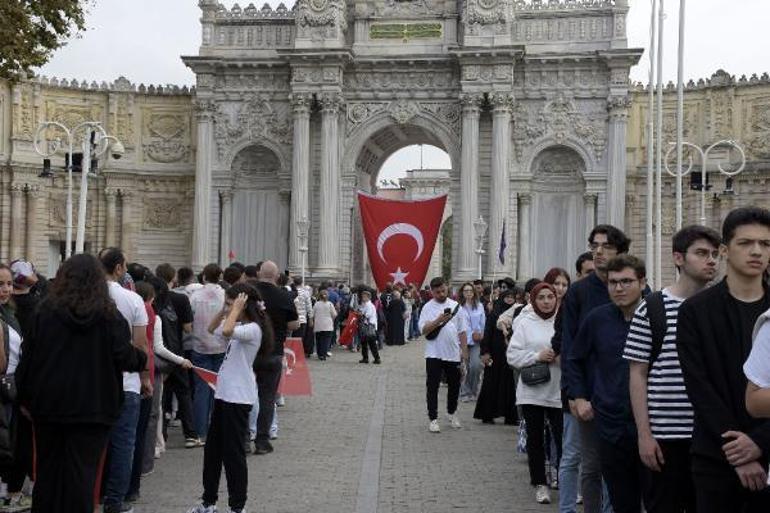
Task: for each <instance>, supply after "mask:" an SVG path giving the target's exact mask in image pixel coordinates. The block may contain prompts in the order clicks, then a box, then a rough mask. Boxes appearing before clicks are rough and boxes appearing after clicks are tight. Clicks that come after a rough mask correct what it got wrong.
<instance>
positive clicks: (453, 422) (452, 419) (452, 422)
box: [447, 413, 463, 429]
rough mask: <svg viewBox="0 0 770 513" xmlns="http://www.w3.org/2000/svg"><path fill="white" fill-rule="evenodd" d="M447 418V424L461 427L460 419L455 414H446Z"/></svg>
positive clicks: (456, 427)
mask: <svg viewBox="0 0 770 513" xmlns="http://www.w3.org/2000/svg"><path fill="white" fill-rule="evenodd" d="M447 418H448V419H449V425H450V426H452V427H453V428H455V429H460V428H462V427H463V425H462V424H460V419H458V418H457V414H456V413H453V414H451V415H447Z"/></svg>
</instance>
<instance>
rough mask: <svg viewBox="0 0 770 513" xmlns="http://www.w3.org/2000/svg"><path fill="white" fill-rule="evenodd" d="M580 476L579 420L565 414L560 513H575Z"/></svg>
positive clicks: (560, 473)
mask: <svg viewBox="0 0 770 513" xmlns="http://www.w3.org/2000/svg"><path fill="white" fill-rule="evenodd" d="M579 475H580V433H579V432H578V425H577V419H575V417H573V416H572V414H570V413H564V433H563V435H562V449H561V464H560V465H559V513H575V511H576V508H577V505H576V504H575V501H576V500H577V496H578V476H579Z"/></svg>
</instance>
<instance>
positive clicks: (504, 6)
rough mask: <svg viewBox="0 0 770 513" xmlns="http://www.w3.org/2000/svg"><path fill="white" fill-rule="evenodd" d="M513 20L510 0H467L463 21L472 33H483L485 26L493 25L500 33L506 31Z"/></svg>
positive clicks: (466, 28)
mask: <svg viewBox="0 0 770 513" xmlns="http://www.w3.org/2000/svg"><path fill="white" fill-rule="evenodd" d="M512 20H513V5H512V3H511V2H510V0H467V1H466V2H465V7H464V9H463V14H462V21H463V23H464V24H465V30H467V31H468V33H469V34H470V35H481V33H482V28H483V27H484V26H489V25H491V26H493V27H494V31H495V32H496V33H498V34H502V33H504V32H505V29H506V27H508V26H509V24H510V22H511V21H512Z"/></svg>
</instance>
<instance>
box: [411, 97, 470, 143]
mask: <svg viewBox="0 0 770 513" xmlns="http://www.w3.org/2000/svg"><path fill="white" fill-rule="evenodd" d="M477 96H478V97H480V95H477ZM419 107H420V108H421V109H423V110H425V111H426V112H430V113H431V114H433V115H434V116H436V117H437V118H439V119H440V120H441V121H442V122H444V123H446V124H447V126H449V128H450V129H452V131H453V132H455V133H456V134H459V133H460V129H461V128H462V127H461V124H462V108H461V107H460V105H458V104H457V103H454V102H452V103H448V102H421V103H420V105H419Z"/></svg>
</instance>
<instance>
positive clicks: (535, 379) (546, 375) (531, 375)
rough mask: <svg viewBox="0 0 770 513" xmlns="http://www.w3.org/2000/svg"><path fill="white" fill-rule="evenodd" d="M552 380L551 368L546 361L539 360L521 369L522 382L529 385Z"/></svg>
mask: <svg viewBox="0 0 770 513" xmlns="http://www.w3.org/2000/svg"><path fill="white" fill-rule="evenodd" d="M549 381H551V368H550V365H549V364H548V363H546V362H537V363H535V364H532V365H528V366H527V367H523V368H522V369H521V382H522V383H524V384H525V385H527V386H535V385H542V384H543V383H548V382H549Z"/></svg>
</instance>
